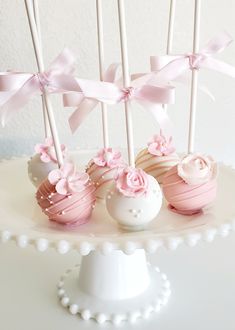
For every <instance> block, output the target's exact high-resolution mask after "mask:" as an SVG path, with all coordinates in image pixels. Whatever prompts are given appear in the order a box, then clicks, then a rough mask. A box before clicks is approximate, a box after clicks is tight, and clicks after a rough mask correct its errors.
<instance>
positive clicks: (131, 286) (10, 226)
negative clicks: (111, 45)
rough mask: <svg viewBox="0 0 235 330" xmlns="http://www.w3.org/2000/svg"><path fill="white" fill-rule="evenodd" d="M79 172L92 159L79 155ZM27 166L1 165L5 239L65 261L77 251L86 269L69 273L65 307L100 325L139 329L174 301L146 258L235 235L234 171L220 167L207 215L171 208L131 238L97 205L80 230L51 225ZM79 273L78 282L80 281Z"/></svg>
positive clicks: (62, 291) (22, 162) (62, 294)
mask: <svg viewBox="0 0 235 330" xmlns="http://www.w3.org/2000/svg"><path fill="white" fill-rule="evenodd" d="M74 158H78V159H79V162H80V164H81V163H82V164H86V163H87V162H88V160H89V159H90V158H91V157H90V154H89V153H86V154H85V153H77V154H75V155H74ZM27 160H28V158H26V157H22V158H18V159H11V160H3V161H2V162H1V163H0V238H1V241H2V242H7V241H9V240H15V241H16V243H17V245H18V246H19V247H22V248H24V247H26V246H27V245H28V244H32V245H34V246H35V247H36V249H37V250H38V251H41V252H43V251H46V250H47V249H48V248H49V247H53V248H55V249H56V250H57V251H58V252H59V253H61V254H65V253H67V252H68V251H70V250H71V249H74V250H77V251H79V252H80V254H81V255H82V256H83V258H82V263H81V268H80V271H79V272H78V269H77V268H75V269H73V270H68V271H67V272H66V274H65V275H66V276H65V275H63V276H62V278H61V279H60V281H59V283H58V295H59V298H60V301H61V304H62V305H63V306H64V307H66V308H68V310H69V311H70V313H71V314H77V313H78V314H80V315H81V316H82V318H83V319H84V320H85V319H89V318H94V319H96V320H97V321H98V322H100V323H102V322H104V321H106V320H107V321H112V322H114V323H116V324H117V323H119V322H121V321H122V320H126V321H134V320H136V319H137V318H138V317H140V316H141V317H147V316H148V315H149V314H150V313H151V312H152V311H159V309H160V308H161V306H163V305H164V304H165V303H166V302H167V300H168V297H169V295H170V283H169V281H168V280H167V278H166V275H165V274H161V273H160V271H159V270H158V268H157V269H156V268H154V267H152V266H150V265H148V263H147V260H146V255H145V253H146V252H148V253H155V252H156V251H157V250H158V249H159V248H160V247H166V248H168V249H170V250H174V249H176V248H177V247H178V246H180V245H181V244H183V243H185V244H187V245H188V246H195V245H196V244H197V243H198V242H199V241H201V240H205V241H207V242H211V241H212V240H213V239H214V238H215V237H216V236H222V237H225V236H227V235H228V234H229V233H230V232H231V231H232V230H234V229H235V203H234V196H235V184H234V183H235V171H234V170H233V169H232V168H231V167H229V166H225V165H223V164H221V165H220V166H219V168H220V171H219V178H218V196H217V199H216V201H215V203H214V204H213V206H211V207H208V208H206V209H204V210H203V212H202V213H201V214H197V215H193V216H182V215H178V214H175V213H173V212H171V211H169V210H168V208H167V204H166V202H164V204H163V207H162V209H161V212H160V213H159V215H158V217H157V218H156V219H155V220H154V221H152V223H151V224H150V225H149V227H148V228H147V229H146V230H144V231H139V232H125V231H124V230H122V229H120V228H119V227H118V225H117V224H116V222H115V221H113V220H112V219H111V218H110V216H109V215H108V213H107V212H106V210H105V205H104V204H103V203H101V202H99V203H97V205H96V208H95V210H94V212H93V215H92V218H91V221H90V222H89V223H87V224H85V225H83V226H80V227H64V226H61V225H57V224H55V223H52V222H49V221H48V220H47V218H46V217H45V215H44V214H43V213H42V212H41V210H40V208H39V207H38V205H37V203H36V200H35V197H34V194H35V188H34V187H33V186H32V184H31V183H30V181H29V179H28V175H27ZM78 273H79V275H78Z"/></svg>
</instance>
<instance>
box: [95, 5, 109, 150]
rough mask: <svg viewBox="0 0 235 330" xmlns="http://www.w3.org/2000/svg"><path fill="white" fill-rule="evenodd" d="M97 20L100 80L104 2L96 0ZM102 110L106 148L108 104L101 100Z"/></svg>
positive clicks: (102, 54) (105, 145)
mask: <svg viewBox="0 0 235 330" xmlns="http://www.w3.org/2000/svg"><path fill="white" fill-rule="evenodd" d="M96 22H97V37H98V53H99V73H100V80H101V81H103V80H104V33H103V15H102V2H101V0H96ZM101 111H102V130H103V145H104V148H108V147H109V134H108V118H107V105H106V104H105V103H103V102H101Z"/></svg>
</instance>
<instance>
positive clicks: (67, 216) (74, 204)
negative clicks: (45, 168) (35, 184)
mask: <svg viewBox="0 0 235 330" xmlns="http://www.w3.org/2000/svg"><path fill="white" fill-rule="evenodd" d="M94 191H95V187H94V185H93V184H90V183H88V184H87V185H86V188H85V189H83V190H82V191H80V192H73V193H71V194H68V195H61V194H59V193H58V192H57V191H56V188H55V185H52V184H51V183H50V182H49V181H48V179H46V180H44V181H43V182H42V184H41V185H40V186H39V188H38V190H37V193H36V198H37V202H38V204H39V206H40V207H41V208H42V211H43V212H44V213H45V214H46V215H47V216H48V218H49V220H53V221H56V222H58V223H60V224H64V225H68V224H75V223H76V224H77V225H81V224H84V223H86V222H87V221H88V220H89V218H90V216H91V213H92V210H93V208H94V205H95V195H94Z"/></svg>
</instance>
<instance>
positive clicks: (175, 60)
mask: <svg viewBox="0 0 235 330" xmlns="http://www.w3.org/2000/svg"><path fill="white" fill-rule="evenodd" d="M232 41H233V40H232V38H231V36H230V35H229V34H227V33H226V32H222V33H220V34H219V35H217V36H216V37H215V38H213V39H211V41H210V42H209V43H208V44H207V45H206V46H205V47H204V48H202V49H201V51H200V52H198V53H197V54H193V53H186V54H183V55H175V56H174V55H173V56H172V55H166V56H155V57H152V58H151V64H152V66H154V67H156V68H157V67H159V68H160V70H159V71H158V72H157V73H155V77H154V79H153V80H150V82H151V83H156V84H158V83H159V82H165V83H167V82H170V81H174V80H176V79H177V78H179V77H181V76H182V75H183V74H184V73H185V72H186V71H187V70H189V69H191V70H199V69H201V68H205V69H210V70H214V71H218V72H220V73H223V74H226V75H228V76H231V77H233V78H235V67H233V66H231V65H229V64H227V63H225V62H223V61H221V60H217V59H215V58H214V57H213V56H214V55H216V54H218V53H221V52H222V51H223V50H224V49H225V48H226V47H228V46H229V45H230V43H231V42H232Z"/></svg>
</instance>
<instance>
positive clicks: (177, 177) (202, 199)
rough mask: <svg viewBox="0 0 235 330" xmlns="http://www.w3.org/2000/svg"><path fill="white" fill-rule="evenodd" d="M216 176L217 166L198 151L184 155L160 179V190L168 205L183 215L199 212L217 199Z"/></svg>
mask: <svg viewBox="0 0 235 330" xmlns="http://www.w3.org/2000/svg"><path fill="white" fill-rule="evenodd" d="M216 176H217V165H216V163H215V161H214V160H213V159H212V158H211V157H207V156H202V155H199V154H189V155H187V156H185V157H184V158H183V159H182V160H181V161H180V162H179V164H178V165H177V166H174V167H173V168H172V169H170V170H169V171H168V172H167V174H166V175H165V177H164V180H163V193H164V195H165V198H166V199H167V201H168V202H169V204H170V206H169V207H170V208H171V209H172V210H173V211H175V212H177V213H180V214H185V215H192V214H196V213H199V212H201V210H202V208H204V207H205V206H207V205H208V204H210V203H211V202H213V200H214V199H215V198H216V190H217V182H216Z"/></svg>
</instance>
